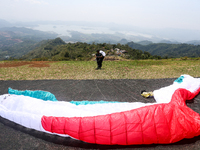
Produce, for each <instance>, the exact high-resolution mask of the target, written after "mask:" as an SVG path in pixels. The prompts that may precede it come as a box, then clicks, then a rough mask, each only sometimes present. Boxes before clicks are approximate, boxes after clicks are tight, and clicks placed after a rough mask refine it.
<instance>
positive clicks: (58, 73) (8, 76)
mask: <svg viewBox="0 0 200 150" xmlns="http://www.w3.org/2000/svg"><path fill="white" fill-rule="evenodd" d="M20 63H23V65H17V64H20ZM96 66H97V65H96V61H61V62H37V63H35V64H33V63H32V62H18V61H12V62H3V61H2V62H0V80H43V79H80V80H82V79H84V80H85V79H156V78H177V77H179V76H180V75H181V74H189V75H191V76H194V77H200V60H180V59H167V60H133V61H104V62H103V67H102V69H101V70H95V68H96Z"/></svg>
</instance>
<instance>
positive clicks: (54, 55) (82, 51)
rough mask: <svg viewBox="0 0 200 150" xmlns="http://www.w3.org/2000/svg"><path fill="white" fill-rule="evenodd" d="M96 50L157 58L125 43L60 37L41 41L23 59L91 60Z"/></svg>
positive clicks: (109, 54) (127, 57) (110, 54)
mask: <svg viewBox="0 0 200 150" xmlns="http://www.w3.org/2000/svg"><path fill="white" fill-rule="evenodd" d="M96 50H103V51H105V52H106V54H107V56H116V55H117V56H122V57H123V58H126V59H149V58H155V59H159V58H160V57H159V56H152V55H151V54H150V53H148V52H143V51H141V50H136V49H132V48H130V47H129V46H128V45H127V44H126V45H121V44H117V45H116V44H107V43H98V44H96V43H93V44H88V43H81V42H77V43H65V42H64V41H63V40H62V39H61V38H56V39H54V40H46V41H43V44H41V46H40V47H37V48H35V49H34V50H32V51H30V52H29V53H28V54H26V55H24V56H23V57H22V58H21V59H23V60H56V61H59V60H91V58H93V57H94V54H95V53H96Z"/></svg>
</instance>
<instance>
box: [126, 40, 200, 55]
mask: <svg viewBox="0 0 200 150" xmlns="http://www.w3.org/2000/svg"><path fill="white" fill-rule="evenodd" d="M127 44H128V46H130V47H131V48H133V49H139V50H142V51H147V52H149V53H150V54H152V55H159V56H162V57H172V58H179V57H185V56H187V57H200V45H190V44H166V43H157V44H156V43H152V44H149V45H140V44H138V43H134V42H129V43H127Z"/></svg>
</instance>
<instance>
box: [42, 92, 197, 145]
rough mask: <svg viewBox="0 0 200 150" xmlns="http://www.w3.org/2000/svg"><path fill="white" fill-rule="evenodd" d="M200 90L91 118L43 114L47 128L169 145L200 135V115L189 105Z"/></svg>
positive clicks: (109, 140) (96, 138)
mask: <svg viewBox="0 0 200 150" xmlns="http://www.w3.org/2000/svg"><path fill="white" fill-rule="evenodd" d="M199 91H200V89H198V90H196V91H195V92H193V93H192V92H190V91H188V90H186V89H182V88H179V89H177V90H176V91H175V92H174V94H173V95H172V99H171V102H169V103H161V104H154V105H150V106H145V107H141V108H137V109H132V110H129V111H123V112H117V113H111V114H107V115H99V116H90V117H53V116H43V117H42V119H41V123H42V126H43V128H44V129H45V130H46V131H49V132H53V133H59V134H68V135H70V136H71V137H73V138H75V139H79V140H82V141H85V142H88V143H96V144H106V145H115V144H117V145H133V144H153V143H155V144H158V143H159V144H168V143H174V142H177V141H180V140H182V139H184V138H192V137H194V136H197V135H199V134H200V116H199V114H198V113H196V112H194V111H193V110H192V109H190V108H189V107H187V106H186V104H185V101H186V100H190V99H193V98H194V97H195V96H196V95H197V94H198V93H199Z"/></svg>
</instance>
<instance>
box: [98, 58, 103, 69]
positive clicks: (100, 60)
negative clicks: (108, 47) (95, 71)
mask: <svg viewBox="0 0 200 150" xmlns="http://www.w3.org/2000/svg"><path fill="white" fill-rule="evenodd" d="M103 59H104V57H102V58H99V59H97V65H98V68H101V67H102V62H103Z"/></svg>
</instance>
